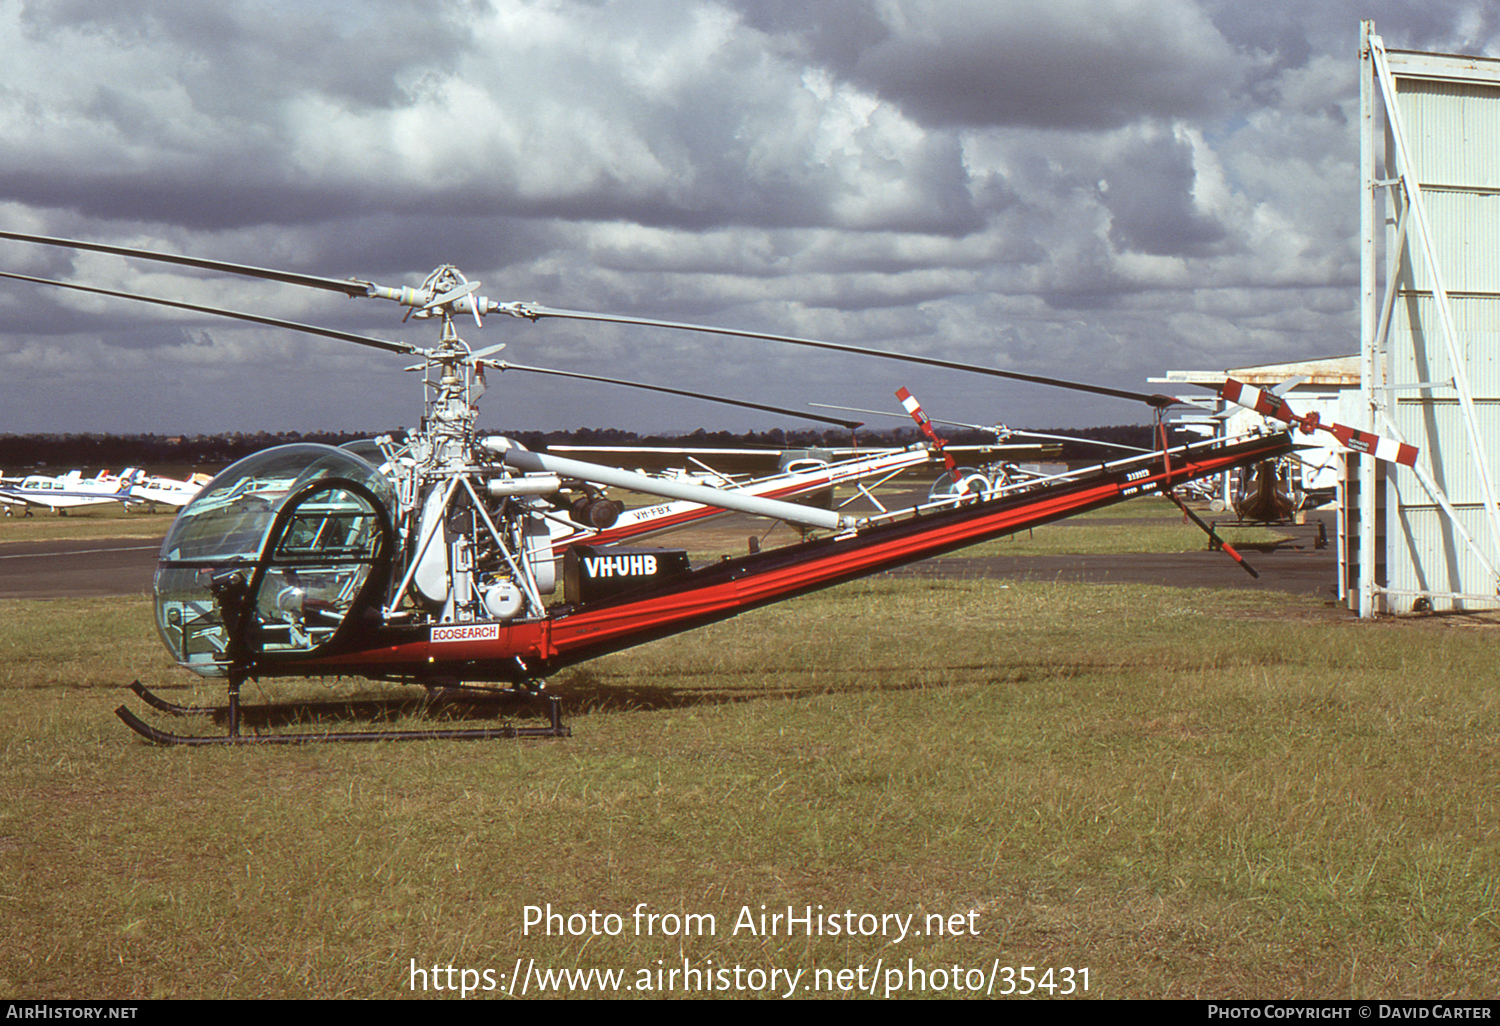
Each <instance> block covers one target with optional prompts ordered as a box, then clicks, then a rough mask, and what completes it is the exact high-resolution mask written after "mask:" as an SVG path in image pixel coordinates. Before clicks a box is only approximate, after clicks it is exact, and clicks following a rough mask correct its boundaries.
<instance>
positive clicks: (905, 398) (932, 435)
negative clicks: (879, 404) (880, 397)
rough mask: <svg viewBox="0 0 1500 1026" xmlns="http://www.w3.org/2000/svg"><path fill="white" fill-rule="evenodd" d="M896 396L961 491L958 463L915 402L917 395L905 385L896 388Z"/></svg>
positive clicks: (961, 477)
mask: <svg viewBox="0 0 1500 1026" xmlns="http://www.w3.org/2000/svg"><path fill="white" fill-rule="evenodd" d="M896 398H897V399H899V400H901V405H902V406H904V407H905V408H906V412H907V413H909V414H911V419H912V420H914V421H916V422H917V427H919V428H921V429H922V434H924V435H926V436H927V440H928V441H929V442H931V443H932V444H933V445H934V446H936V448H937V451H938V452H939V453H940V454H941V455H942V457H943V464H944V466H946V467H947V468H948V474H949V476H951V477H952V478H953V484H954V485H955V486H956V487H957V488H958V489H959V490H960V491H962V490H963V484H964V476H963V472H962V471H960V470H959V469H958V464H956V463H954V462H953V457H952V456H950V455H948V450H947V448H946V446H947V445H948V443H947V442H945V441H943V440H942V439H941V438H939V437H938V433H937V431H935V430H934V429H933V427H932V420H931V418H929V417H928V416H927V413H926V412H925V411H924V410H923V409H922V404H921V403H919V402H917V397H916V396H914V395H912V394H911V393H910V392H908V391H907V390H906V388H905V386H903V387H901V388H899V389H897V390H896Z"/></svg>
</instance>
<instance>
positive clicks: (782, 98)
mask: <svg viewBox="0 0 1500 1026" xmlns="http://www.w3.org/2000/svg"><path fill="white" fill-rule="evenodd" d="M1361 18H1372V19H1374V20H1375V22H1376V28H1377V31H1379V32H1380V33H1381V35H1382V36H1383V37H1384V38H1385V41H1386V44H1387V46H1389V47H1391V48H1393V49H1402V48H1405V49H1423V50H1436V51H1443V52H1459V53H1474V54H1486V55H1489V56H1500V14H1497V7H1496V5H1494V4H1493V3H1490V2H1480V0H1404V2H1397V0H1364V2H1361V3H1358V4H1355V3H1351V2H1348V0H1325V2H1323V3H1318V4H1307V3H1306V0H1261V2H1257V3H1253V4H1252V3H1245V2H1243V0H1049V2H1047V3H1045V4H1043V3H1035V2H1032V0H1026V2H1020V0H1014V2H1013V0H821V2H818V3H807V2H806V0H358V2H356V0H345V2H323V0H287V2H277V0H214V2H204V0H130V2H124V3H122V2H120V0H0V67H4V68H5V74H4V75H3V76H0V162H3V169H4V170H3V174H0V228H3V229H4V230H9V231H19V232H29V233H35V234H42V235H54V236H63V237H68V238H77V239H88V240H93V241H101V242H108V243H112V244H116V245H126V246H140V247H144V248H150V249H155V250H162V251H170V252H178V253H187V254H192V255H195V256H202V257H209V258H213V259H218V260H226V261H235V262H240V263H247V264H254V265H259V266H274V267H284V268H289V269H294V270H298V271H304V272H307V273H311V274H317V275H322V276H327V277H337V278H343V277H351V276H352V277H358V278H361V279H367V280H374V281H377V282H379V283H381V284H385V285H402V284H413V285H415V284H418V283H420V281H421V280H422V278H423V277H424V276H425V275H426V274H427V273H428V272H429V271H430V270H431V269H432V268H434V267H435V266H437V265H440V264H444V263H452V264H455V265H457V266H459V267H460V268H462V270H463V271H464V273H465V274H467V275H468V277H469V278H470V279H478V280H480V281H482V282H483V283H484V287H483V289H482V291H483V293H485V294H486V295H488V296H490V297H491V298H494V299H497V300H512V299H520V300H533V301H536V302H539V303H542V304H544V305H547V306H552V307H561V308H569V309H583V310H598V311H606V312H610V313H622V314H638V315H643V316H652V317H660V318H665V319H670V320H678V321H692V322H697V323H709V324H716V325H723V326H727V327H734V328H747V329H752V330H764V331H771V332H778V333H786V334H793V335H802V336H811V337H815V338H822V339H829V340H833V341H837V342H843V343H851V344H856V345H867V346H872V347H878V348H886V349H895V350H901V351H906V352H914V353H921V354H926V355H932V356H938V357H941V358H944V359H950V360H959V361H966V362H972V363H979V364H985V365H988V366H993V367H1000V368H1005V369H1013V370H1019V371H1023V372H1027V373H1033V374H1044V375H1057V376H1061V377H1067V378H1071V379H1074V380H1080V381H1087V382H1093V383H1099V384H1106V385H1111V386H1114V387H1120V388H1127V389H1133V390H1141V391H1149V390H1151V389H1150V386H1148V385H1147V383H1146V379H1147V378H1148V377H1150V376H1152V375H1155V374H1160V373H1161V372H1163V371H1165V370H1166V369H1168V368H1194V369H1223V368H1226V367H1230V366H1238V365H1245V364H1253V363H1265V362H1272V361H1279V360H1287V359H1295V358H1304V357H1312V356H1326V355H1337V354H1343V353H1350V352H1354V351H1355V350H1356V349H1357V336H1356V332H1357V327H1358V315H1357V309H1356V300H1357V286H1358V267H1357V246H1358V210H1357V199H1358V168H1357V155H1358V139H1357V124H1356V115H1357V103H1358V83H1357V70H1358V63H1357V44H1358V27H1359V21H1360V19H1361ZM0 270H8V271H13V272H18V273H22V274H31V275H37V276H41V277H52V278H65V279H68V280H73V281H81V282H87V283H89V284H92V285H98V286H102V287H106V288H114V289H121V290H125V291H131V292H137V293H145V294H150V295H156V296H162V297H166V298H171V299H180V300H185V301H189V302H196V303H204V304H212V305H216V306H222V307H228V308H231V309H237V310H249V311H254V312H257V313H263V314H268V315H271V316H276V317H282V318H287V319H292V320H297V321H302V322H312V323H318V324H323V325H328V326H332V327H338V328H343V329H345V330H350V331H356V332H361V333H364V334H368V335H372V336H377V337H381V338H386V339H401V340H408V341H413V342H418V343H421V344H428V343H430V342H431V341H432V340H433V339H432V335H431V332H432V326H431V324H430V322H429V323H422V322H418V321H409V322H407V323H405V324H403V323H402V322H401V313H402V310H401V308H399V307H397V306H395V305H393V304H390V303H385V302H381V301H377V300H357V301H355V300H349V299H346V298H343V297H341V296H337V295H333V294H330V293H325V292H319V291H313V290H299V289H295V288H291V287H287V286H280V285H273V284H269V283H266V282H263V281H256V280H249V279H239V278H227V277H223V276H217V275H208V274H203V273H198V272H192V273H184V272H181V271H174V270H172V269H171V268H169V267H167V266H165V265H161V264H150V263H144V262H138V261H126V260H123V259H120V258H115V257H107V256H103V255H98V254H93V255H87V254H84V255H80V254H77V253H72V252H67V251H56V250H48V249H43V248H39V247H35V246H27V245H21V244H16V243H3V244H0ZM464 336H465V338H466V339H467V340H468V341H469V342H470V344H471V345H473V346H474V348H476V349H477V348H479V347H481V346H488V345H493V344H496V343H499V342H505V343H506V344H507V346H508V348H507V349H506V352H505V354H504V356H505V357H507V358H509V359H512V360H514V361H516V362H518V363H530V364H539V365H543V366H552V367H558V368H564V369H571V370H583V371H587V372H590V373H596V374H606V375H615V376H620V377H626V378H632V379H635V380H642V381H652V382H656V383H659V384H665V385H670V386H673V387H679V388H692V389H703V390H706V391H712V392H716V393H719V394H727V395H732V396H736V397H741V398H747V399H753V400H757V401H761V402H773V403H783V404H786V405H789V406H797V407H801V406H802V405H803V404H805V403H807V402H809V401H811V402H827V403H842V404H847V405H851V406H861V407H877V408H882V409H890V410H892V411H893V412H899V410H898V407H897V406H896V404H895V400H894V397H893V395H892V393H893V392H894V391H895V390H896V389H897V388H898V387H900V386H902V385H907V386H910V387H911V388H912V390H913V391H914V392H916V393H917V394H918V396H919V397H920V398H921V399H922V400H923V402H924V405H925V406H926V407H927V408H928V410H929V412H931V413H932V415H933V416H937V417H948V418H952V419H957V420H985V421H994V420H1004V421H1006V422H1008V423H1010V424H1012V425H1014V426H1029V427H1036V428H1042V427H1049V426H1070V425H1088V424H1102V423H1125V422H1143V421H1144V420H1145V419H1146V417H1145V415H1144V413H1143V412H1142V409H1143V408H1138V407H1136V406H1135V405H1132V404H1128V403H1122V402H1116V401H1112V400H1104V401H1099V400H1094V399H1090V398H1088V397H1082V396H1078V395H1075V394H1071V393H1066V392H1059V391H1054V390H1050V389H1044V388H1039V387H1036V386H1032V385H1022V384H1012V383H1009V382H1006V383H999V382H996V381H995V380H993V379H988V378H976V377H972V376H968V375H961V374H956V373H951V372H939V371H932V370H922V369H918V368H910V369H908V368H906V367H903V366H900V365H897V364H893V363H889V362H887V361H883V360H872V359H864V358H859V357H852V356H833V355H820V354H811V355H810V354H809V353H808V352H807V351H805V350H799V349H794V348H791V347H786V346H779V345H774V344H770V343H761V342H748V341H744V340H736V339H729V338H722V337H713V336H704V335H688V334H682V333H675V332H663V331H659V330H650V329H643V328H632V327H612V326H599V325H588V324H580V323H568V322H544V323H541V324H531V323H528V322H524V321H517V320H513V319H510V318H504V317H498V316H494V317H490V318H489V319H487V321H486V323H485V326H484V328H483V329H482V330H481V329H479V328H477V327H475V326H474V325H473V324H472V322H469V323H468V326H467V328H466V330H465V331H464ZM408 362H409V361H408V360H404V359H402V358H401V357H398V356H392V355H388V354H384V353H381V352H377V351H373V350H366V349H363V348H361V347H358V346H354V345H350V344H347V343H340V342H334V341H329V340H326V339H318V338H311V337H306V336H299V335H296V334H291V333H288V332H283V331H275V330H270V329H264V328H259V327H254V326H251V325H248V324H244V323H242V322H235V321H229V320H222V319H208V318H203V317H194V316H187V315H170V314H168V313H167V312H165V311H162V310H161V309H160V308H153V307H145V306H140V305H137V304H131V303H125V302H121V301H116V300H110V299H103V298H99V297H86V296H81V295H77V294H72V293H64V292H60V291H58V290H47V289H42V288H38V287H36V286H31V285H23V284H19V283H14V282H3V283H0V387H3V389H4V401H3V405H0V432H17V433H22V432H41V431H45V432H56V431H119V432H144V431H154V432H168V433H175V432H213V431H235V430H256V429H262V428H266V429H272V430H277V429H296V430H310V429H322V428H330V429H386V428H390V427H394V426H396V425H398V424H404V425H410V424H413V423H414V422H415V421H416V419H417V416H418V410H419V404H420V396H421V393H420V390H419V388H418V387H417V382H416V381H415V380H414V379H415V376H414V375H409V374H403V372H402V370H401V368H402V366H403V365H405V364H406V363H408ZM481 423H482V424H483V425H484V426H485V427H487V428H492V429H497V430H499V429H505V428H517V429H520V428H537V429H551V428H569V427H578V426H585V425H586V426H616V427H623V428H629V429H634V430H653V431H654V430H665V429H690V428H693V427H698V426H707V427H712V428H717V427H724V428H730V429H734V430H743V429H745V428H749V427H755V428H764V427H768V426H778V425H779V426H792V425H793V423H794V422H791V421H788V420H786V419H785V418H778V417H774V416H770V415H760V414H752V413H749V412H748V411H740V410H733V409H729V408H725V407H717V406H710V405H706V404H696V403H693V402H692V401H689V400H681V401H677V400H670V401H669V400H665V399H663V398H661V397H657V396H654V395H649V394H644V393H639V392H631V391H628V390H621V389H609V388H605V387H602V386H596V385H585V384H581V383H578V382H568V381H563V380H558V379H550V378H537V377H535V376H530V377H527V376H523V375H521V374H519V373H516V372H510V373H507V374H505V375H504V376H503V377H501V378H499V379H498V380H496V379H494V378H492V380H491V387H490V391H489V393H488V394H487V395H486V396H485V399H484V404H483V414H482V419H481ZM898 423H899V422H897V421H890V422H883V424H882V426H896V425H897V424H898Z"/></svg>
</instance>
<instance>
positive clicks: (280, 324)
mask: <svg viewBox="0 0 1500 1026" xmlns="http://www.w3.org/2000/svg"><path fill="white" fill-rule="evenodd" d="M0 278H12V279H14V280H16V281H29V282H32V283H33V284H36V285H54V286H56V287H57V288H60V289H72V290H74V291H75V292H92V293H93V294H95V295H98V296H111V297H113V298H115V299H133V300H135V301H136V302H138V303H154V304H155V305H157V306H169V307H172V308H174V309H177V310H190V311H192V312H193V313H202V314H209V315H211V316H214V317H233V318H235V319H237V320H241V321H250V322H252V323H254V324H265V325H269V326H270V327H273V328H287V329H289V330H291V331H302V332H306V333H307V334H309V335H322V336H324V337H326V338H336V339H339V340H340V341H342V342H354V343H356V344H358V345H362V346H370V347H372V348H374V349H384V350H385V351H386V352H389V353H408V354H409V353H421V352H422V351H423V350H422V349H421V348H420V347H419V346H414V345H412V344H411V343H410V342H387V341H385V340H384V339H379V338H369V337H368V336H365V335H355V334H353V333H351V332H347V331H338V330H337V329H334V328H319V327H317V326H316V325H312V324H299V323H297V322H296V321H284V320H281V319H280V318H279V317H263V316H261V315H260V314H250V313H241V312H239V311H237V310H221V309H219V308H218V307H214V306H199V305H197V304H196V303H179V302H177V301H176V300H173V299H158V298H156V297H155V296H140V295H136V294H135V293H132V292H116V291H115V290H113V289H101V288H96V287H94V286H92V285H77V284H74V283H73V282H69V281H54V280H53V279H51V278H33V277H32V276H31V275H29V274H13V273H11V272H10V271H0Z"/></svg>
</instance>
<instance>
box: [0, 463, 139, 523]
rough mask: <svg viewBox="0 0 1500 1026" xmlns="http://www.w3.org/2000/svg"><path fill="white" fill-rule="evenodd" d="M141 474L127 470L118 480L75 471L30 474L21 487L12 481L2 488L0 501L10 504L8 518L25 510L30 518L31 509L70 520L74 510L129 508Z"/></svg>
mask: <svg viewBox="0 0 1500 1026" xmlns="http://www.w3.org/2000/svg"><path fill="white" fill-rule="evenodd" d="M139 473H140V472H139V471H136V470H127V471H125V473H124V474H122V475H120V476H115V475H113V474H110V473H108V472H105V471H101V472H100V473H99V474H98V475H97V476H95V477H84V476H83V471H81V470H74V471H70V472H69V473H67V474H62V475H58V476H52V477H49V476H47V475H45V474H31V475H28V476H27V477H24V478H22V479H21V480H20V481H19V482H18V483H11V482H12V481H14V479H10V480H7V481H6V482H5V483H3V484H0V499H3V500H4V501H5V502H6V504H7V505H6V510H5V512H6V515H7V516H9V515H10V514H11V511H12V509H13V508H17V507H19V508H22V509H24V510H25V512H24V513H23V515H24V516H28V517H29V516H31V510H32V507H36V508H39V509H50V510H52V511H53V512H55V513H57V514H58V515H60V516H67V515H68V511H69V510H74V509H84V508H87V507H91V506H114V505H126V504H128V503H130V502H131V496H130V490H131V488H132V486H133V485H134V484H135V481H136V478H137V477H138V476H139Z"/></svg>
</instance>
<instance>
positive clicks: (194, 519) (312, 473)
mask: <svg viewBox="0 0 1500 1026" xmlns="http://www.w3.org/2000/svg"><path fill="white" fill-rule="evenodd" d="M395 505H396V497H395V491H394V489H393V487H392V485H391V483H390V481H389V480H388V479H387V478H386V477H385V476H384V475H383V474H381V473H380V471H379V470H377V469H376V468H375V467H374V466H373V465H371V464H370V463H369V462H367V461H366V460H364V459H361V458H360V457H359V456H358V455H356V454H355V453H353V452H350V451H349V450H347V449H337V448H334V447H332V446H327V445H313V444H300V445H283V446H278V447H277V448H274V449H267V450H266V451H264V452H260V453H256V454H255V455H253V456H249V457H246V458H245V459H243V460H240V461H239V462H238V463H236V464H234V465H233V466H231V467H230V468H229V469H228V470H225V471H224V472H223V473H221V474H220V475H219V476H218V477H216V478H214V479H213V480H212V481H210V482H209V483H208V484H207V485H206V486H205V487H204V489H203V491H202V492H200V493H199V494H198V495H197V497H196V498H194V499H193V501H192V502H190V503H189V504H188V505H187V506H186V507H184V508H183V510H182V512H181V513H179V514H178V516H177V519H176V520H175V521H174V522H173V524H172V528H171V530H170V531H169V532H168V533H167V537H166V539H165V541H163V543H162V547H161V556H160V561H159V563H158V565H157V570H156V580H155V594H156V626H157V630H158V631H159V632H160V633H161V637H162V641H163V642H165V643H166V646H167V648H168V649H169V650H170V651H171V652H172V656H173V658H175V659H176V660H177V662H178V663H179V664H181V665H183V666H186V667H187V668H188V669H191V670H193V671H194V672H196V673H199V674H201V675H203V676H209V677H218V676H224V675H225V674H226V673H227V672H228V669H229V666H230V665H231V664H233V663H235V662H256V663H261V662H265V661H268V660H274V659H277V658H293V657H295V656H297V655H299V654H307V653H311V652H313V651H315V650H318V649H321V648H324V647H325V646H327V645H328V644H330V643H331V642H332V641H333V640H334V637H335V635H336V634H337V633H338V632H339V630H340V628H341V627H343V625H344V624H345V622H346V621H347V620H348V619H349V617H350V614H351V613H353V612H355V611H356V610H357V609H359V608H361V607H363V606H366V605H367V604H368V603H369V602H370V601H371V600H372V599H373V598H374V597H375V593H376V592H377V591H378V589H379V587H380V586H383V585H384V583H385V582H386V581H387V580H388V579H389V571H390V553H391V550H392V545H391V512H390V511H391V510H392V509H393V508H395Z"/></svg>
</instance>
